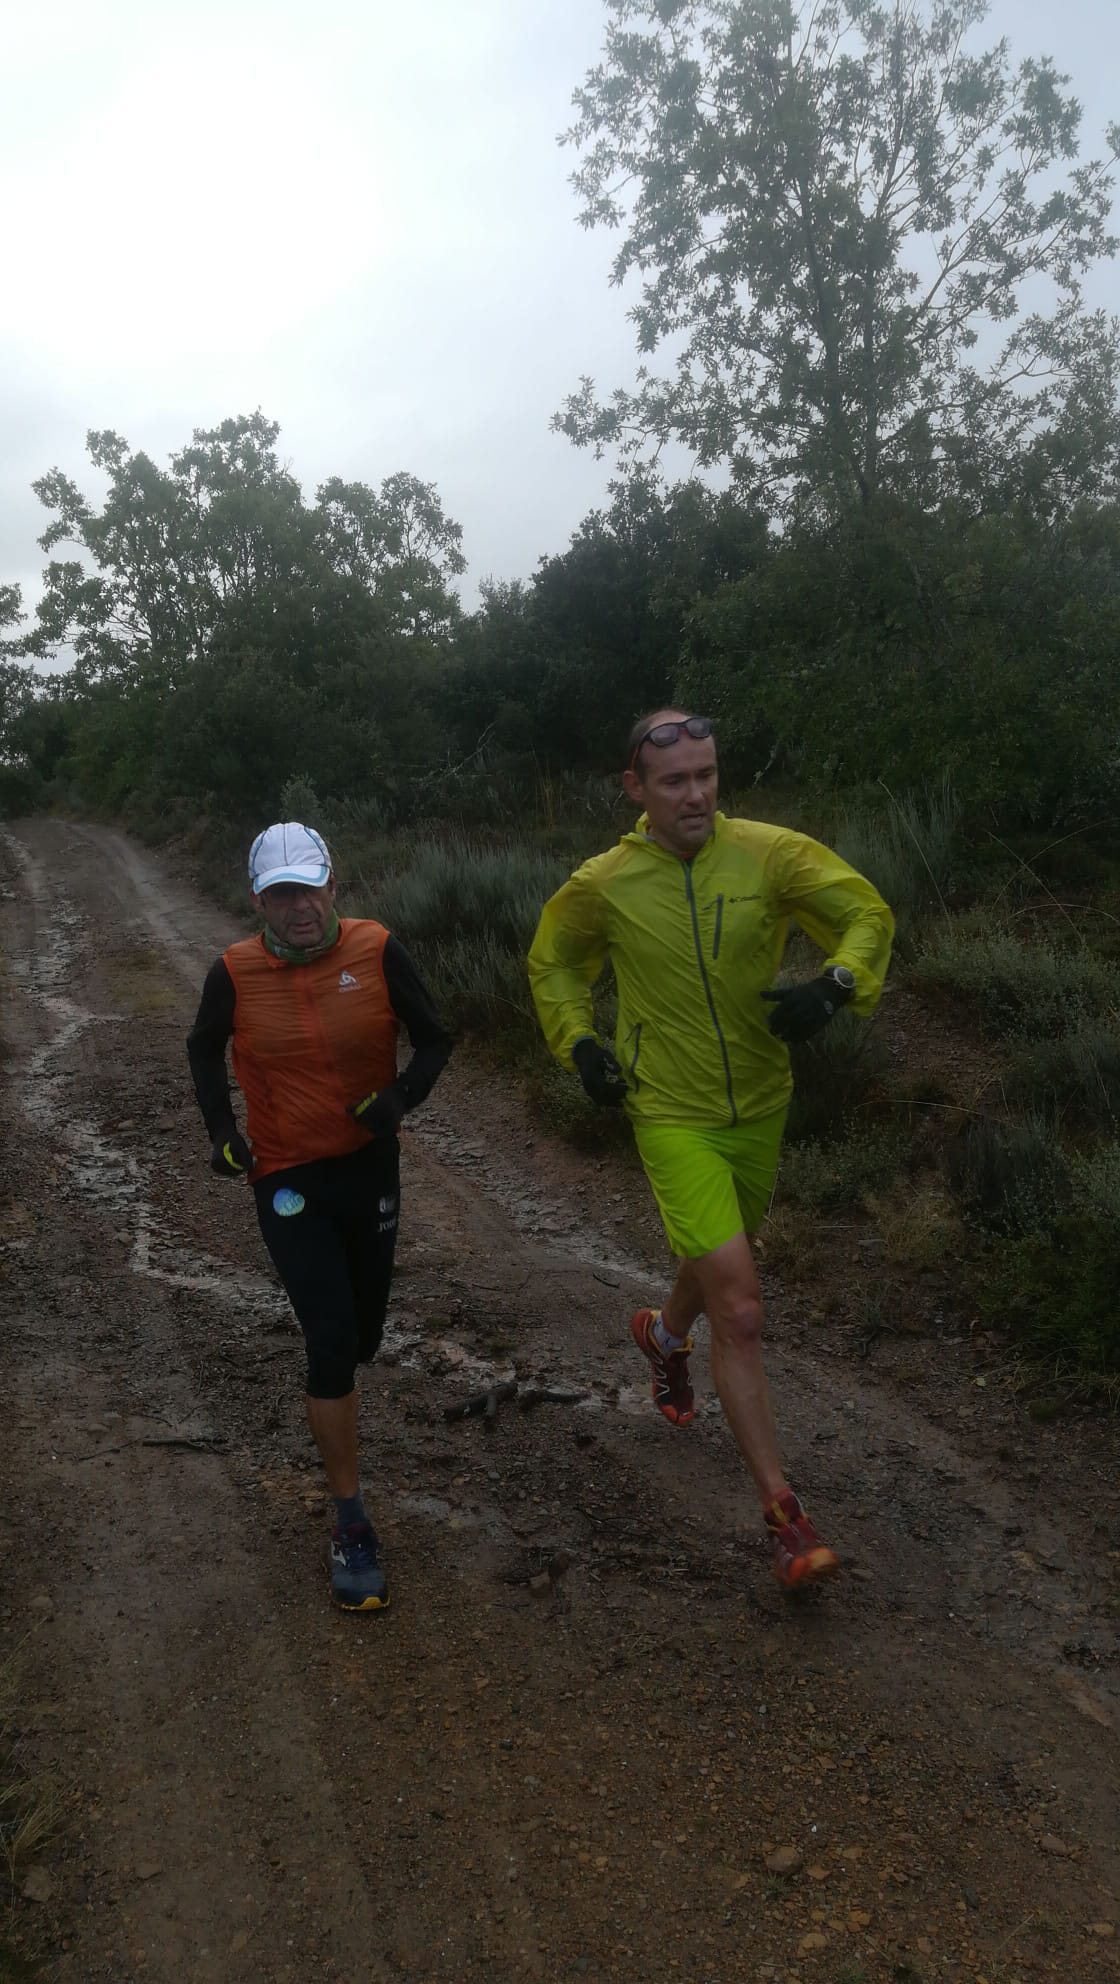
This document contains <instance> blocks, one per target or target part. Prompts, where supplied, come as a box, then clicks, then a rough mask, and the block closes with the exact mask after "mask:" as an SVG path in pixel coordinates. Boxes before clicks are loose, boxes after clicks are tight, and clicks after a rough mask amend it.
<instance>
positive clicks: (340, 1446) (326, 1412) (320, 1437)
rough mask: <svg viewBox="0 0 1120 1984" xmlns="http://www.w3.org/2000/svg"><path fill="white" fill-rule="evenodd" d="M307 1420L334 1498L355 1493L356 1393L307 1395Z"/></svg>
mask: <svg viewBox="0 0 1120 1984" xmlns="http://www.w3.org/2000/svg"><path fill="white" fill-rule="evenodd" d="M307 1423H308V1425H309V1426H310V1428H311V1435H312V1438H313V1439H314V1441H315V1445H316V1446H317V1447H318V1449H319V1457H320V1459H321V1460H322V1463H323V1466H324V1468H325V1469H326V1475H327V1486H328V1488H329V1489H330V1491H331V1494H332V1495H333V1496H334V1498H335V1500H336V1501H339V1502H340V1501H346V1500H348V1499H350V1498H351V1497H352V1496H354V1495H356V1494H357V1492H358V1394H357V1391H356V1390H355V1391H352V1392H347V1394H346V1396H345V1398H310V1397H309V1398H308V1401H307Z"/></svg>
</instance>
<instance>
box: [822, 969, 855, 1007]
mask: <svg viewBox="0 0 1120 1984" xmlns="http://www.w3.org/2000/svg"><path fill="white" fill-rule="evenodd" d="M822 977H824V978H831V980H832V983H833V984H834V985H835V987H836V990H837V991H838V992H842V993H843V994H844V997H845V999H850V998H851V996H852V993H853V992H854V991H855V989H856V975H855V972H854V971H849V970H848V967H847V965H846V964H830V965H829V966H828V967H827V969H826V970H825V971H824V972H823V973H822Z"/></svg>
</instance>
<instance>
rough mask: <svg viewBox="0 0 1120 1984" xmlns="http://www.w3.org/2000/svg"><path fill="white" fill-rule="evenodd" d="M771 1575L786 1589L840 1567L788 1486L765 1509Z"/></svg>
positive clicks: (796, 1589)
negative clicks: (770, 1556)
mask: <svg viewBox="0 0 1120 1984" xmlns="http://www.w3.org/2000/svg"><path fill="white" fill-rule="evenodd" d="M766 1527H767V1529H768V1530H769V1531H770V1548H771V1552H772V1554H773V1561H774V1576H775V1577H776V1578H777V1580H778V1583H779V1584H780V1585H783V1586H784V1587H785V1589H786V1591H798V1590H800V1588H801V1586H802V1585H803V1584H814V1583H815V1582H816V1580H817V1579H818V1578H829V1577H831V1576H832V1574H833V1572H834V1571H838V1570H839V1569H840V1559H839V1557H838V1556H837V1555H836V1553H835V1551H834V1550H830V1549H829V1548H828V1546H827V1544H825V1543H822V1542H821V1539H820V1537H819V1536H818V1535H817V1532H816V1530H815V1529H814V1528H813V1525H812V1523H811V1522H810V1521H809V1518H808V1516H807V1515H806V1514H805V1511H804V1509H803V1508H802V1506H801V1504H800V1502H799V1501H798V1499H797V1496H796V1495H795V1494H794V1492H793V1490H792V1488H787V1489H786V1490H785V1493H784V1494H782V1495H779V1496H778V1497H777V1499H776V1500H775V1501H773V1502H771V1504H770V1507H769V1508H768V1509H767V1511H766Z"/></svg>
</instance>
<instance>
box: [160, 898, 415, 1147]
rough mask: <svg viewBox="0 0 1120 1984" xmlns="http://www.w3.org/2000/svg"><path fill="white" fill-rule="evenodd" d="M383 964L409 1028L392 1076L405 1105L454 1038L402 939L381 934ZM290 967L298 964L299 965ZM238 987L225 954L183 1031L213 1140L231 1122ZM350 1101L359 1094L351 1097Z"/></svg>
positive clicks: (395, 1008)
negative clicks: (404, 1056) (404, 1062)
mask: <svg viewBox="0 0 1120 1984" xmlns="http://www.w3.org/2000/svg"><path fill="white" fill-rule="evenodd" d="M381 963H382V969H383V971H384V973H385V985H386V989H387V991H388V994H389V1003H390V1005H391V1006H392V1008H393V1011H394V1013H395V1014H396V1016H397V1018H398V1019H399V1020H400V1022H401V1024H402V1026H403V1027H404V1029H405V1032H406V1033H407V1034H408V1038H409V1044H410V1046H411V1047H412V1050H413V1051H412V1059H411V1060H410V1061H409V1063H408V1066H407V1067H406V1068H403V1069H402V1070H401V1072H400V1074H399V1075H398V1076H397V1081H396V1087H397V1090H398V1093H399V1094H400V1095H401V1096H402V1097H403V1098H404V1104H405V1109H406V1110H409V1109H415V1108H416V1105H417V1103H420V1102H423V1100H424V1098H425V1096H427V1095H428V1094H429V1093H430V1092H431V1089H432V1087H433V1085H434V1083H435V1081H436V1079H437V1077H438V1076H439V1074H440V1072H441V1070H442V1069H443V1068H444V1067H445V1066H446V1064H447V1061H448V1059H449V1057H450V1054H451V1049H452V1047H453V1046H454V1038H453V1036H452V1034H450V1033H449V1032H448V1030H447V1028H446V1027H445V1026H444V1024H443V1022H442V1020H441V1019H440V1017H439V1014H438V1012H437V1011H436V1008H435V1005H434V1004H433V1002H432V999H431V996H430V994H429V992H428V990H427V987H426V986H425V985H424V983H423V980H422V979H421V977H420V975H419V973H418V972H417V970H416V967H415V965H414V964H413V962H412V959H411V958H410V957H409V955H408V952H407V951H406V950H405V948H404V946H403V944H401V943H399V942H398V940H397V939H396V937H393V936H389V937H387V938H386V939H385V948H384V951H383V952H382V959H381ZM293 969H295V970H297V971H298V969H299V967H298V965H297V966H294V967H293ZM236 1006H237V991H236V987H235V986H234V982H233V979H232V978H231V976H230V972H229V967H228V966H227V964H226V962H225V959H224V958H219V959H218V960H217V962H216V963H215V964H212V965H211V967H210V970H209V971H208V972H207V974H206V980H205V983H204V985H203V987H202V999H201V1001H200V1004H199V1008H198V1013H197V1015H196V1017H195V1022H194V1025H193V1027H192V1028H191V1030H190V1033H189V1034H188V1036H187V1056H188V1059H189V1061H190V1067H191V1076H192V1078H193V1080H194V1088H195V1094H196V1095H197V1097H198V1103H199V1108H200V1109H201V1110H202V1116H203V1121H204V1122H205V1124H206V1129H207V1133H208V1134H209V1136H210V1139H211V1141H212V1142H213V1141H214V1139H215V1138H217V1137H219V1136H228V1134H229V1132H230V1130H231V1129H233V1127H234V1122H235V1119H234V1113H233V1103H232V1101H231V1099H230V1086H229V1072H228V1069H227V1067H226V1048H227V1046H228V1044H229V1041H230V1039H231V1038H232V1035H233V1032H234V1027H235V1023H236V1019H235V1014H236ZM354 1100H355V1102H358V1101H360V1100H361V1098H360V1097H359V1096H355V1097H354Z"/></svg>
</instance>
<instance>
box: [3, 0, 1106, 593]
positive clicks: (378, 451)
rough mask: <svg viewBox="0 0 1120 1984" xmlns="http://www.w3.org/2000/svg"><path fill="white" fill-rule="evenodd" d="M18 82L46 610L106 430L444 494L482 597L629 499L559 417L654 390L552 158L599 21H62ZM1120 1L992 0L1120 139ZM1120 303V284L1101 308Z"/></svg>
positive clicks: (1100, 291)
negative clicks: (202, 443) (47, 535)
mask: <svg viewBox="0 0 1120 1984" xmlns="http://www.w3.org/2000/svg"><path fill="white" fill-rule="evenodd" d="M22 13H23V19H22V21H21V20H20V19H19V18H18V16H17V12H16V8H15V7H14V6H13V7H12V8H10V9H9V10H7V12H6V19H5V28H4V39H3V60H2V71H0V211H2V212H3V215H4V259H5V277H6V281H5V283H4V285H3V293H0V435H2V443H3V444H2V447H0V581H2V580H12V579H18V580H20V581H21V582H22V583H23V584H24V587H25V591H26V592H27V594H28V596H29V597H30V598H34V596H35V594H36V592H37V589H38V588H37V575H38V572H39V569H40V566H41V564H42V555H41V553H40V552H39V551H38V549H37V547H36V544H35V539H36V537H37V535H38V534H39V532H40V531H41V530H42V528H43V523H44V521H45V518H44V515H43V512H42V511H41V510H40V508H39V506H38V504H37V502H36V500H35V498H34V497H33V496H32V495H31V493H30V488H29V485H30V482H31V480H32V478H33V477H34V476H36V475H38V474H41V473H42V472H43V471H44V470H45V469H46V468H48V467H51V466H53V465H55V464H58V465H60V466H61V467H63V468H64V469H66V470H67V471H68V472H69V473H71V474H72V475H74V476H75V477H76V478H77V479H78V480H79V482H80V483H83V484H85V485H91V483H92V478H91V477H90V475H89V473H88V468H87V465H86V463H85V457H84V437H85V433H86V430H87V429H88V428H90V427H114V428H116V429H118V430H119V431H120V432H121V433H123V434H124V435H125V437H126V439H127V440H128V441H129V442H130V444H131V445H132V446H133V447H142V448H145V449H146V450H148V452H149V453H151V454H154V455H155V456H156V457H157V458H162V457H164V456H166V454H167V453H168V452H169V451H170V450H171V449H173V448H176V447H178V446H180V445H182V444H183V443H184V442H186V441H187V440H188V439H189V435H190V432H191V429H192V428H194V427H205V426H210V425H213V424H214V423H216V422H217V421H219V420H221V419H223V418H224V417H225V416H226V415H228V414H235V413H241V412H250V411H252V409H253V408H254V407H256V406H260V407H261V408H263V410H264V411H265V412H266V413H268V414H269V415H270V416H272V417H273V418H274V419H276V420H278V421H279V422H280V423H281V427H282V430H283V432H282V439H281V447H282V452H283V455H284V457H285V459H286V460H288V461H289V462H290V464H291V466H292V467H293V469H294V471H295V473H296V474H297V475H298V476H299V478H300V480H301V481H302V483H303V485H304V489H305V492H306V494H307V495H308V496H309V497H310V496H311V495H312V493H313V490H314V487H315V484H316V483H317V482H319V481H321V480H323V479H324V478H325V477H326V476H328V475H332V474H339V475H344V476H347V477H358V478H361V479H362V480H364V481H368V482H378V481H380V479H381V478H382V477H383V476H385V475H387V474H391V473H392V472H393V471H395V470H397V469H407V470H409V471H410V472H411V473H413V474H415V475H418V476H421V477H422V478H423V479H424V480H426V481H433V482H435V483H436V484H437V485H438V487H439V490H440V493H441V495H442V497H443V501H444V506H445V508H446V509H447V511H448V512H449V514H450V515H452V516H453V517H456V518H457V519H458V520H459V521H460V522H461V523H462V525H463V527H464V532H465V550H466V553H467V557H468V561H469V566H470V576H469V580H468V583H467V588H466V591H465V597H466V598H467V599H468V600H469V599H470V598H472V597H473V595H474V589H475V587H476V585H477V582H478V580H479V578H480V577H485V576H486V575H487V574H493V575H494V576H497V577H517V576H523V575H525V574H527V573H529V572H530V571H531V570H532V568H533V566H534V564H535V562H536V559H537V557H538V556H539V555H540V554H541V553H543V552H546V551H552V550H559V549H562V548H563V546H564V544H565V543H566V542H567V539H568V537H569V535H570V533H571V531H572V530H573V529H574V528H575V526H576V525H577V523H578V522H579V519H580V518H581V517H582V516H583V515H584V514H585V513H586V511H587V510H589V509H590V508H592V507H593V506H594V505H595V504H596V503H598V502H599V501H600V500H601V499H602V498H603V495H604V492H605V485H606V480H607V476H608V474H609V468H608V465H607V464H605V463H603V464H597V463H595V462H594V461H593V460H592V459H591V458H590V456H588V455H587V454H584V453H582V452H580V451H577V450H576V449H574V448H573V447H572V446H571V444H570V443H569V442H567V441H565V440H564V439H563V438H562V437H560V436H558V435H554V434H550V432H549V427H548V422H549V417H550V415H551V414H552V413H553V411H554V410H555V409H556V408H557V407H558V406H559V404H560V402H561V400H562V399H563V397H564V394H565V393H566V391H568V390H569V389H570V388H572V387H574V385H575V384H576V382H577V380H578V378H579V376H580V374H581V373H584V372H589V373H592V374H593V375H594V376H595V377H596V379H597V380H598V381H599V382H600V384H601V385H603V386H610V385H614V384H617V383H623V382H627V381H629V380H630V379H631V377H632V374H633V369H634V362H635V361H634V355H633V344H632V336H631V332H630V329H629V327H628V325H627V324H626V322H625V303H624V300H623V298H622V297H621V296H620V295H619V293H618V292H617V291H615V290H612V289H611V288H610V287H609V286H608V281H607V272H608V267H609V262H610V257H611V252H612V243H611V239H610V237H609V236H607V235H603V234H593V235H588V234H586V233H584V231H583V230H582V229H581V228H579V227H578V226H577V224H576V219H575V215H576V205H575V196H574V195H573V193H572V191H571V189H570V187H569V185H568V174H569V173H570V171H571V169H572V165H573V163H574V159H573V154H572V153H571V152H569V151H562V150H561V149H560V148H559V147H558V146H557V144H556V133H557V131H558V130H560V129H561V128H562V127H563V126H564V125H565V124H566V123H567V122H568V121H569V106H570V98H571V92H572V90H573V88H574V87H575V85H576V84H577V82H578V81H579V80H580V78H581V77H582V75H583V73H584V71H585V70H586V69H587V68H588V67H589V66H590V65H591V64H592V63H593V62H594V61H595V60H596V59H597V57H598V53H599V48H600V44H601V40H602V30H603V21H604V8H603V4H602V0H407V4H406V0H394V3H393V4H392V5H390V4H387V0H331V4H329V5H325V6H321V7H320V6H316V5H315V4H313V0H194V4H192V5H190V6H182V5H177V4H160V0H154V4H153V0H38V4H37V5H36V6H35V7H34V8H33V7H32V6H31V5H30V4H27V5H26V6H25V7H24V8H23V9H22ZM1118 20H1120V16H1118V13H1117V9H1116V4H1115V0H1064V4H1062V5H1061V6H1058V5H1057V4H1052V0H1045V4H1044V0H994V5H993V7H992V11H991V17H990V21H989V24H988V25H989V29H990V30H991V33H990V34H985V39H986V40H987V39H994V38H995V36H996V35H997V34H999V33H1006V34H1007V35H1008V36H1009V38H1010V40H1011V42H1012V45H1013V48H1014V50H1015V52H1016V53H1017V54H1028V53H1049V54H1052V55H1054V56H1055V57H1056V58H1057V59H1058V61H1059V63H1060V65H1061V66H1062V67H1063V68H1065V69H1066V70H1068V71H1069V72H1070V73H1071V74H1072V76H1073V79H1074V83H1075V85H1076V88H1077V91H1078V94H1079V95H1080V97H1081V99H1082V102H1083V103H1084V105H1085V111H1086V118H1085V127H1084V128H1085V144H1086V150H1087V151H1090V152H1095V151H1097V150H1099V149H1100V148H1101V140H1102V134H1103V130H1104V126H1105V124H1106V122H1107V121H1108V120H1109V119H1110V118H1120V80H1117V79H1118V78H1120V25H1118ZM1094 291H1095V295H1096V297H1097V299H1098V300H1100V301H1104V302H1106V303H1108V304H1109V305H1110V306H1111V307H1114V308H1120V275H1118V272H1117V265H1116V264H1113V265H1111V268H1110V270H1109V272H1108V273H1107V275H1106V276H1105V277H1104V278H1101V279H1098V281H1097V282H1096V283H1095V285H1094Z"/></svg>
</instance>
